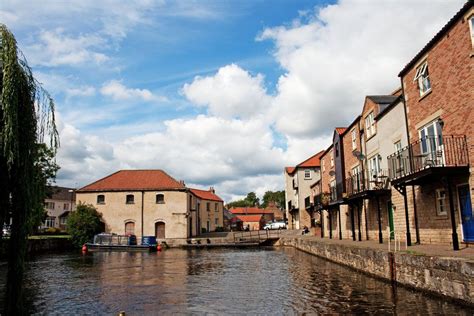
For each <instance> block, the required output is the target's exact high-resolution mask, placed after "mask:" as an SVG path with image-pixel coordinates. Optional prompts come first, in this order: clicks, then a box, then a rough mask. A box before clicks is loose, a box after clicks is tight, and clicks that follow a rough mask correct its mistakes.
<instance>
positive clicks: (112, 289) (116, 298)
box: [0, 248, 474, 315]
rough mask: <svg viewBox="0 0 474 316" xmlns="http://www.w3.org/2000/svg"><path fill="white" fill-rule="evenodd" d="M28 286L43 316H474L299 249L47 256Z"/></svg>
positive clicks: (0, 279) (30, 271)
mask: <svg viewBox="0 0 474 316" xmlns="http://www.w3.org/2000/svg"><path fill="white" fill-rule="evenodd" d="M5 274H6V265H5V264H4V263H0V284H5ZM26 279H27V282H26V288H27V297H28V298H27V299H28V301H27V302H26V303H25V304H26V305H27V306H28V309H29V311H30V313H33V314H34V313H37V314H56V315H66V314H67V315H79V314H80V315H84V314H91V315H97V314H108V315H117V314H118V312H120V311H125V312H126V314H127V315H144V314H145V315H148V314H149V315H158V314H209V313H210V314H260V315H294V314H303V313H309V314H315V313H322V314H334V313H339V314H361V313H364V314H366V313H369V314H445V315H473V314H474V310H472V309H468V308H465V307H461V306H458V305H456V304H453V303H449V302H445V301H442V300H440V299H438V298H432V297H428V296H426V295H424V294H421V293H418V292H413V291H410V290H407V289H404V288H400V287H398V288H397V289H393V288H392V286H391V285H390V284H387V283H384V282H382V281H379V280H376V279H373V278H370V277H367V276H365V275H363V274H360V273H357V272H354V271H352V270H350V269H347V268H345V267H342V266H339V265H336V264H333V263H331V262H328V261H326V260H323V259H320V258H317V257H314V256H312V255H309V254H306V253H304V252H300V251H298V250H296V249H293V248H268V249H239V250H234V249H213V250H181V249H170V250H166V251H163V252H159V253H125V252H109V253H107V252H102V253H97V252H96V253H89V254H87V255H82V254H79V253H77V252H74V253H67V254H54V255H51V254H50V255H41V256H37V257H36V258H34V259H33V260H31V261H30V262H29V263H28V268H27V277H26ZM0 292H1V293H0V297H2V299H3V296H4V289H3V288H2V289H1V290H0ZM2 299H0V306H3V301H1V300H2ZM0 314H1V310H0Z"/></svg>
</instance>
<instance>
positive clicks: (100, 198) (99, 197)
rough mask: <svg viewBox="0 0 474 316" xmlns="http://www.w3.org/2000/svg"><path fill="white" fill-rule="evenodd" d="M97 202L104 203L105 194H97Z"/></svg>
mask: <svg viewBox="0 0 474 316" xmlns="http://www.w3.org/2000/svg"><path fill="white" fill-rule="evenodd" d="M97 204H105V195H103V194H99V195H97Z"/></svg>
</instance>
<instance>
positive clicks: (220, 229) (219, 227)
mask: <svg viewBox="0 0 474 316" xmlns="http://www.w3.org/2000/svg"><path fill="white" fill-rule="evenodd" d="M223 231H225V230H224V227H221V226H217V227H216V232H223Z"/></svg>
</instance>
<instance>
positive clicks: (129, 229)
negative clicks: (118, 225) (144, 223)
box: [125, 222, 135, 235]
mask: <svg viewBox="0 0 474 316" xmlns="http://www.w3.org/2000/svg"><path fill="white" fill-rule="evenodd" d="M125 235H135V223H134V222H126V223H125Z"/></svg>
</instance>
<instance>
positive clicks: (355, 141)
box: [351, 128, 357, 150]
mask: <svg viewBox="0 0 474 316" xmlns="http://www.w3.org/2000/svg"><path fill="white" fill-rule="evenodd" d="M351 139H352V150H355V149H357V134H356V130H355V128H354V129H353V130H352V131H351Z"/></svg>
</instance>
